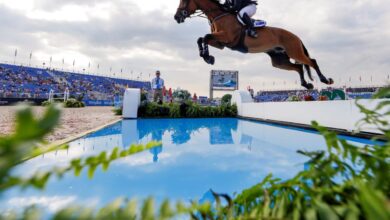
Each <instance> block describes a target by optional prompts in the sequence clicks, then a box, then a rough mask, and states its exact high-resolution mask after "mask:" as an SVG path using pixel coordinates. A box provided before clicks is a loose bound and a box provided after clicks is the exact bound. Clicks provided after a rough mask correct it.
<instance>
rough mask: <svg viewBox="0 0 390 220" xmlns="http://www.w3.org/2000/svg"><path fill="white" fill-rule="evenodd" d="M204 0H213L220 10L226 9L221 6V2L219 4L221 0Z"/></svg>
mask: <svg viewBox="0 0 390 220" xmlns="http://www.w3.org/2000/svg"><path fill="white" fill-rule="evenodd" d="M206 1H210V2H214V3H215V4H217V5H218V7H219V8H220V9H221V10H222V11H226V9H225V8H224V7H223V4H221V1H220V0H206Z"/></svg>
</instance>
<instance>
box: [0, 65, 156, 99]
mask: <svg viewBox="0 0 390 220" xmlns="http://www.w3.org/2000/svg"><path fill="white" fill-rule="evenodd" d="M0 84H1V86H0V98H31V99H47V98H48V97H49V93H50V91H53V93H58V94H61V93H64V92H65V90H68V91H69V94H70V96H74V97H83V99H84V100H113V99H114V96H116V95H121V94H123V93H124V90H125V89H126V88H143V89H150V83H148V82H139V81H133V80H125V79H116V78H109V77H102V76H93V75H86V74H77V73H69V72H62V71H56V70H49V69H38V68H30V67H23V66H14V65H8V64H0Z"/></svg>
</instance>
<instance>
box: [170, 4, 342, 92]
mask: <svg viewBox="0 0 390 220" xmlns="http://www.w3.org/2000/svg"><path fill="white" fill-rule="evenodd" d="M228 2H232V1H228ZM242 2H249V3H252V2H254V1H250V0H243V1H242ZM231 9H232V7H231V8H229V7H226V4H221V3H220V2H219V1H218V0H180V4H179V7H178V9H177V12H176V14H175V17H174V18H175V20H176V21H177V23H179V24H180V23H183V22H185V20H186V19H187V18H190V17H191V16H196V14H197V13H199V12H200V13H201V14H204V15H205V16H206V17H207V19H208V20H209V23H210V26H211V34H206V35H205V36H204V37H200V38H199V39H198V41H197V43H198V47H199V54H200V57H202V58H203V59H204V61H205V62H206V63H208V64H210V65H213V64H214V63H215V58H214V57H213V56H212V55H210V53H209V45H210V46H212V47H215V48H218V49H221V50H222V49H224V48H225V47H227V48H230V49H231V50H235V51H238V52H241V53H267V54H268V55H269V56H270V57H271V60H272V65H273V66H274V67H276V68H279V69H283V70H290V71H296V72H298V73H299V76H300V80H301V85H302V86H303V87H305V88H306V89H309V90H311V89H313V88H314V86H313V84H312V83H308V82H307V81H306V79H305V76H304V73H305V71H304V70H306V72H307V74H308V76H309V78H310V80H311V81H313V77H312V74H311V69H310V68H314V69H315V70H316V72H317V74H318V76H319V78H320V80H321V82H322V83H324V84H327V85H332V84H333V83H334V81H333V79H331V78H326V77H325V76H324V75H323V74H322V72H321V70H320V67H319V65H318V64H317V61H316V60H315V59H313V58H311V57H310V55H309V52H308V50H307V49H306V47H305V45H304V44H303V43H302V41H301V39H300V38H299V37H298V36H296V35H295V34H293V33H291V32H289V31H287V30H284V29H281V28H276V27H268V26H265V22H262V21H258V20H252V19H251V22H253V23H250V24H249V23H248V17H247V16H240V13H239V11H237V8H235V7H233V10H231ZM198 15H199V14H198ZM244 17H245V18H244ZM240 20H241V22H242V23H241V22H240ZM253 31H255V33H253ZM291 59H293V60H295V63H292V62H291Z"/></svg>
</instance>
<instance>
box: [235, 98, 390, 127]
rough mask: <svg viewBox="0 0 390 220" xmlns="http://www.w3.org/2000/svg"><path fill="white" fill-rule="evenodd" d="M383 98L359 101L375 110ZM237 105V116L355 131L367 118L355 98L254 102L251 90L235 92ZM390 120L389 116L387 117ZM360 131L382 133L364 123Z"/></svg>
mask: <svg viewBox="0 0 390 220" xmlns="http://www.w3.org/2000/svg"><path fill="white" fill-rule="evenodd" d="M380 101H383V100H360V101H359V104H361V105H363V106H365V107H367V108H369V109H372V108H374V107H375V106H376V105H377V104H378V103H379V102H380ZM232 103H235V104H236V105H237V108H238V115H239V116H240V117H243V118H250V119H255V120H261V121H273V122H280V123H283V124H292V125H294V124H295V125H303V126H310V125H311V123H312V121H317V122H318V123H320V124H321V125H323V126H326V127H328V128H332V129H337V130H344V131H346V132H348V133H351V132H354V131H356V128H357V126H356V124H357V123H358V122H359V121H360V120H361V119H363V118H364V114H362V113H361V112H360V110H359V108H358V107H357V106H356V100H340V101H314V102H268V103H255V102H254V101H253V99H252V98H251V96H250V94H249V92H246V91H235V92H234V95H233V99H232ZM387 120H388V121H390V117H388V118H387ZM359 132H364V133H373V134H381V131H379V130H377V129H375V128H373V127H370V126H363V127H361V129H360V131H359Z"/></svg>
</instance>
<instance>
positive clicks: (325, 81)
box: [310, 59, 334, 85]
mask: <svg viewBox="0 0 390 220" xmlns="http://www.w3.org/2000/svg"><path fill="white" fill-rule="evenodd" d="M310 61H311V62H312V63H313V68H314V69H315V70H316V72H317V74H318V77H320V80H321V82H322V83H325V84H327V85H332V84H333V83H334V81H333V79H332V78H329V79H328V78H326V77H325V76H324V75H323V74H322V72H321V70H320V67H319V66H318V63H317V61H316V60H315V59H310Z"/></svg>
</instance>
